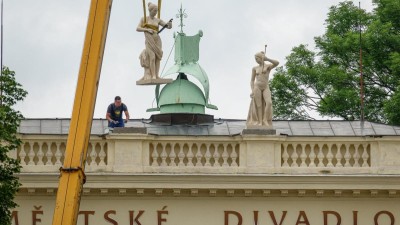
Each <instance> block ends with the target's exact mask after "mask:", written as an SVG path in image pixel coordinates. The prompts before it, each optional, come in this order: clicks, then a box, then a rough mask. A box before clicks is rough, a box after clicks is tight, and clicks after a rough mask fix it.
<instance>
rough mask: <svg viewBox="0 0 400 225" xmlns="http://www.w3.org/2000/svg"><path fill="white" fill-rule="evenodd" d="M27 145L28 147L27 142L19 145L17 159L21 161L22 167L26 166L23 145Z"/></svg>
mask: <svg viewBox="0 0 400 225" xmlns="http://www.w3.org/2000/svg"><path fill="white" fill-rule="evenodd" d="M26 144H28V145H29V146H30V143H29V142H25V143H23V144H22V145H21V151H20V152H19V159H20V160H21V164H22V165H26V162H25V157H26V152H25V145H26Z"/></svg>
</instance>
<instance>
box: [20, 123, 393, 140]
mask: <svg viewBox="0 0 400 225" xmlns="http://www.w3.org/2000/svg"><path fill="white" fill-rule="evenodd" d="M69 123H70V119H25V120H22V121H21V124H20V127H19V129H18V132H19V133H21V134H56V135H57V134H58V135H65V134H68V129H69ZM273 126H274V128H275V129H276V131H277V134H281V135H288V136H327V137H329V136H400V127H398V126H391V125H385V124H379V123H372V122H367V121H366V122H364V124H363V126H362V124H361V123H360V121H338V120H335V121H332V120H331V121H329V120H326V121H321V120H310V121H292V120H287V121H273ZM126 127H146V128H147V133H148V134H154V135H161V136H176V135H183V136H235V135H240V134H241V132H242V130H243V129H245V127H246V121H245V120H232V119H216V120H215V121H214V123H213V124H207V125H195V126H194V125H190V126H189V125H161V124H151V123H149V120H147V119H133V120H130V121H129V123H127V124H126ZM91 132H92V135H104V134H107V133H108V130H107V120H105V119H93V123H92V131H91Z"/></svg>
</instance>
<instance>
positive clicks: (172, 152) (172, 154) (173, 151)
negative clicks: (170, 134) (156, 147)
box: [169, 143, 178, 166]
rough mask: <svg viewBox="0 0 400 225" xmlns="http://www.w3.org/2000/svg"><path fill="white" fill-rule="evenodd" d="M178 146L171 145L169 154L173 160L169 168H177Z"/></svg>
mask: <svg viewBox="0 0 400 225" xmlns="http://www.w3.org/2000/svg"><path fill="white" fill-rule="evenodd" d="M176 145H178V144H177V143H175V144H171V152H170V153H169V159H170V160H171V162H170V164H169V166H176V163H175V159H176V153H175V147H176Z"/></svg>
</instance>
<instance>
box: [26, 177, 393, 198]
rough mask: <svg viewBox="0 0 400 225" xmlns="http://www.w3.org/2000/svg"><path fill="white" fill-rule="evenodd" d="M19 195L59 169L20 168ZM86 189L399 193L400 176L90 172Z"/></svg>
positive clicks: (45, 186)
mask: <svg viewBox="0 0 400 225" xmlns="http://www.w3.org/2000/svg"><path fill="white" fill-rule="evenodd" d="M20 180H21V182H22V183H23V186H22V187H21V188H20V189H21V190H20V193H19V195H52V194H54V193H55V192H56V189H57V186H58V174H32V173H29V174H20ZM84 195H91V196H96V195H101V196H102V195H133V196H143V195H145V196H189V197H190V196H202V197H209V196H218V197H229V196H237V197H241V196H243V197H246V196H247V197H251V196H252V197H261V196H264V197H268V196H270V197H279V196H290V197H385V198H386V197H400V176H394V175H384V176H382V175H380V176H371V175H367V176H364V175H360V176H354V175H349V176H334V175H321V176H311V175H310V176H307V175H303V176H289V175H257V174H254V175H248V174H246V175H221V174H218V175H213V174H209V175H193V174H191V175H187V174H185V175H183V174H182V175H181V174H174V175H171V174H168V175H155V174H140V175H138V174H107V173H104V174H89V175H87V182H86V184H85V185H84Z"/></svg>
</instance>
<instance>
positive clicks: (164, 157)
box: [157, 143, 168, 166]
mask: <svg viewBox="0 0 400 225" xmlns="http://www.w3.org/2000/svg"><path fill="white" fill-rule="evenodd" d="M159 145H161V147H162V151H161V155H160V157H161V166H168V163H167V157H168V155H167V150H166V147H167V144H166V143H161V144H160V143H159V144H158V145H157V148H158V146H159Z"/></svg>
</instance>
